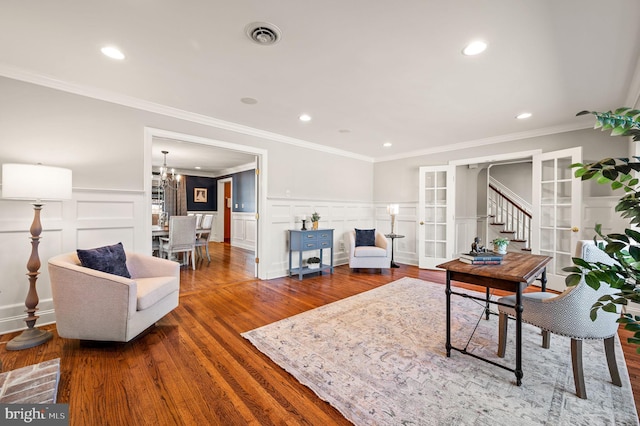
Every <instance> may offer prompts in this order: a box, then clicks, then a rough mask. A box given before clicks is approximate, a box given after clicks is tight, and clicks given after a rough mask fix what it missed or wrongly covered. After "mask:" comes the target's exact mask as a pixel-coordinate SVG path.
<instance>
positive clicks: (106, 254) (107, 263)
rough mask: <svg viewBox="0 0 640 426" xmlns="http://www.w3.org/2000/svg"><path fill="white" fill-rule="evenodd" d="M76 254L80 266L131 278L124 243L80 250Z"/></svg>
mask: <svg viewBox="0 0 640 426" xmlns="http://www.w3.org/2000/svg"><path fill="white" fill-rule="evenodd" d="M76 253H77V254H78V259H80V264H81V265H82V266H84V267H85V268H91V269H95V270H96V271H101V272H106V273H107V274H114V275H119V276H121V277H125V278H131V274H130V273H129V270H128V269H127V255H126V254H125V253H124V247H123V246H122V243H118V244H114V245H112V246H104V247H98V248H94V249H87V250H83V249H78V250H76Z"/></svg>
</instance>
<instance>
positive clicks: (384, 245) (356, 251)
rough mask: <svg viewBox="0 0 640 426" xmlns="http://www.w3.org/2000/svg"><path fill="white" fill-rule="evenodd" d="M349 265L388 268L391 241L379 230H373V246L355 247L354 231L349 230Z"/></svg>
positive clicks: (354, 267)
mask: <svg viewBox="0 0 640 426" xmlns="http://www.w3.org/2000/svg"><path fill="white" fill-rule="evenodd" d="M349 267H350V268H353V269H359V268H376V269H380V270H382V269H389V268H390V267H391V243H390V242H389V241H388V240H387V238H386V237H385V236H384V234H383V233H382V232H380V231H377V230H376V231H375V246H359V247H356V231H355V229H354V230H351V231H349Z"/></svg>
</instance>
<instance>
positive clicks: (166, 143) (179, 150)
mask: <svg viewBox="0 0 640 426" xmlns="http://www.w3.org/2000/svg"><path fill="white" fill-rule="evenodd" d="M162 151H167V157H166V160H167V167H168V168H169V169H175V170H176V173H188V174H189V175H196V176H213V177H216V176H221V175H227V174H231V173H232V172H234V171H236V172H237V171H239V170H235V169H236V168H237V167H239V166H247V165H251V166H252V167H255V160H256V159H255V156H254V155H252V154H245V153H242V152H237V151H232V150H229V149H224V148H213V147H211V146H209V145H202V144H197V143H189V142H184V141H180V140H173V139H162V138H154V139H153V143H152V148H151V164H152V165H153V170H154V171H157V170H158V167H159V166H161V165H163V163H164V158H165V157H164V154H163V153H162Z"/></svg>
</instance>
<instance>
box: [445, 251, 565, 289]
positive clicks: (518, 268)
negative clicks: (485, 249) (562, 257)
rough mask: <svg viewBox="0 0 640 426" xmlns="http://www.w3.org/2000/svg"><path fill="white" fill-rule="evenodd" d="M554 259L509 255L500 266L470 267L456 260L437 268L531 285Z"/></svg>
mask: <svg viewBox="0 0 640 426" xmlns="http://www.w3.org/2000/svg"><path fill="white" fill-rule="evenodd" d="M552 259H553V258H552V257H549V256H542V255H537V254H525V253H507V254H505V255H504V256H503V258H502V264H500V265H470V264H468V263H465V262H461V261H460V260H458V259H454V260H451V261H449V262H445V263H442V264H440V265H438V266H437V267H438V268H442V269H446V270H447V271H451V272H456V273H460V274H468V275H475V276H479V277H486V278H493V279H499V280H504V281H512V282H517V283H527V284H531V283H532V282H533V281H534V280H535V279H536V277H537V276H538V275H540V272H542V270H543V269H544V268H545V267H546V266H547V264H548V263H549V262H551V260H552Z"/></svg>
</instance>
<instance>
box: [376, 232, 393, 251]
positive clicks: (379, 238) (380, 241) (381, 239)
mask: <svg viewBox="0 0 640 426" xmlns="http://www.w3.org/2000/svg"><path fill="white" fill-rule="evenodd" d="M376 247H380V248H383V249H385V250H386V251H387V257H391V244H389V240H387V237H385V236H384V234H383V233H382V232H379V231H376Z"/></svg>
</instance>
